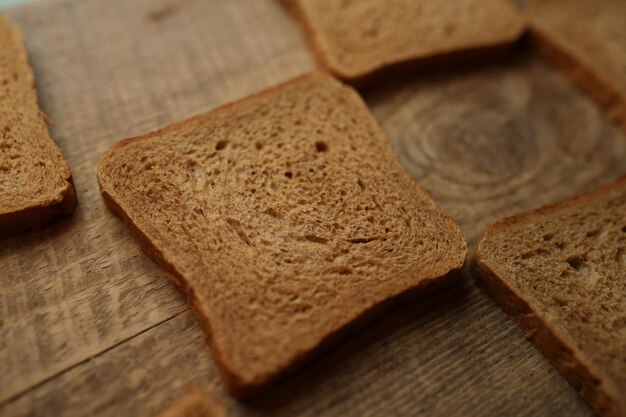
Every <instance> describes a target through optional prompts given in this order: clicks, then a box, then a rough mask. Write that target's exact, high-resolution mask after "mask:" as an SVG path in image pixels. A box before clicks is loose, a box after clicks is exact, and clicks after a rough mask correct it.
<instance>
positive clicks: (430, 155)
mask: <svg viewBox="0 0 626 417" xmlns="http://www.w3.org/2000/svg"><path fill="white" fill-rule="evenodd" d="M7 14H8V16H9V17H10V18H11V19H12V20H13V21H14V22H16V23H18V24H20V25H21V26H22V27H23V29H24V31H25V33H26V40H27V43H28V47H29V51H30V55H31V59H32V63H33V66H34V68H35V73H36V77H37V83H38V88H39V92H40V96H41V102H42V107H43V109H44V111H45V112H46V113H47V114H48V115H49V116H50V118H51V119H53V120H54V122H55V124H54V126H53V127H52V129H51V131H52V135H53V137H54V138H55V139H56V141H57V143H58V144H59V146H60V147H61V149H62V151H63V153H64V154H65V156H66V158H67V160H68V161H69V164H70V166H71V168H72V171H73V174H74V178H75V182H76V187H77V190H78V197H79V206H78V210H77V212H76V214H75V215H74V217H73V218H71V219H69V220H63V221H60V222H58V223H56V224H54V225H52V226H50V227H47V228H45V229H43V230H41V231H36V232H31V233H27V234H23V235H20V236H16V237H12V238H8V239H4V240H0V415H3V416H21V415H50V416H78V415H92V416H96V415H97V416H123V415H133V416H143V415H145V416H150V415H154V414H155V413H156V412H157V411H159V410H161V409H162V408H163V407H164V406H165V405H167V404H168V403H169V402H170V401H171V400H173V399H174V398H175V397H177V396H179V395H181V394H182V393H183V392H184V390H185V388H186V387H187V386H188V385H189V384H192V383H193V384H198V385H201V386H208V387H214V388H215V390H216V393H217V395H218V396H219V397H221V398H222V399H223V400H224V402H225V404H226V405H227V407H228V408H229V411H230V413H231V415H234V416H255V415H268V416H292V415H305V416H313V415H323V416H346V415H350V416H363V415H371V416H382V415H385V416H392V415H429V416H433V415H445V416H448V415H451V416H467V415H480V416H500V415H517V416H540V415H550V416H552V415H569V416H582V415H590V414H591V411H590V409H589V408H588V407H587V406H586V404H585V403H584V402H583V401H582V400H581V399H580V397H579V396H578V395H577V393H576V392H575V390H574V389H573V388H572V387H571V386H570V385H568V383H567V382H565V381H564V380H563V379H562V378H561V377H560V376H559V374H558V372H557V371H556V370H555V369H554V368H553V367H552V366H551V365H550V363H549V362H548V361H547V360H545V359H544V357H543V356H542V355H541V354H540V353H539V352H538V351H537V350H536V349H535V348H534V346H533V345H532V344H530V343H529V342H528V341H527V340H526V339H525V338H524V336H523V334H522V332H521V331H520V330H519V329H518V327H517V326H516V325H515V324H514V323H513V322H512V321H511V319H510V318H509V317H508V316H507V315H505V314H504V313H503V312H502V311H501V310H500V309H499V308H497V307H496V305H495V304H494V303H493V301H492V300H491V299H489V298H488V297H486V296H485V295H483V294H482V293H481V292H480V291H478V290H477V289H476V288H475V287H474V285H473V284H472V282H471V279H470V278H469V276H466V277H465V280H464V282H463V283H462V284H461V285H459V286H458V287H457V288H454V289H452V290H450V291H447V292H444V293H440V294H435V295H432V296H429V297H425V298H421V299H418V300H416V301H414V302H412V303H409V304H405V305H403V306H402V307H400V308H397V309H396V310H394V311H393V312H392V313H391V314H388V315H387V316H385V317H383V318H381V319H379V320H378V321H376V322H374V323H372V324H371V325H370V326H368V327H367V328H365V329H364V330H362V331H360V332H358V333H357V334H354V335H353V336H351V337H349V338H348V339H346V340H344V341H343V342H342V343H340V344H339V345H337V346H336V347H334V348H333V349H331V350H330V351H328V352H327V353H325V354H323V355H322V356H321V357H319V358H318V359H317V360H315V361H313V362H312V363H309V364H308V366H306V367H305V368H304V369H302V371H300V372H298V373H297V374H296V375H293V376H291V377H290V378H288V379H287V380H286V381H285V382H284V383H282V384H280V385H278V386H276V387H274V388H272V389H271V390H269V391H268V392H266V393H265V394H263V395H260V396H258V397H257V398H255V399H253V400H250V401H248V402H246V403H240V402H236V401H235V400H233V399H232V398H230V397H228V395H227V394H225V392H224V391H223V390H222V388H221V386H220V383H219V380H218V377H217V374H216V370H215V366H214V364H213V362H212V359H211V355H210V353H209V350H208V348H207V346H206V345H205V343H204V341H203V339H202V335H201V331H200V329H199V328H198V326H197V325H196V323H195V321H194V319H193V318H192V316H191V314H190V312H189V310H188V308H187V305H186V303H185V300H184V299H183V297H182V296H181V295H180V294H179V293H178V292H177V290H176V289H175V288H174V287H173V286H172V285H171V284H169V283H168V281H166V280H165V279H164V277H163V275H162V273H161V272H160V270H159V269H158V268H157V267H156V266H155V264H154V263H153V262H152V261H150V260H149V259H148V257H147V256H146V255H144V254H142V252H141V251H140V250H139V248H138V246H137V245H136V244H135V242H134V240H133V239H132V238H131V237H130V235H129V233H128V232H127V230H126V229H125V228H124V227H123V226H122V224H121V222H120V221H119V220H118V219H117V218H115V217H113V216H112V215H111V214H110V213H109V212H108V211H107V210H106V209H105V207H104V205H103V203H102V200H101V199H100V196H99V192H98V188H97V184H96V178H95V176H94V167H95V166H96V163H97V162H98V160H99V158H100V156H101V155H102V154H103V153H104V152H105V150H106V149H107V148H108V147H109V146H111V145H112V144H113V143H115V142H116V141H117V140H119V139H122V138H125V137H129V136H133V135H137V134H140V133H143V132H146V131H148V130H153V129H155V128H157V127H160V126H163V125H165V124H168V123H170V122H173V121H176V120H179V119H183V118H186V117H188V116H190V115H193V114H195V113H198V112H202V111H205V110H208V109H210V108H212V107H215V106H216V105H219V104H222V103H226V102H229V101H231V100H234V99H237V98H240V97H243V96H245V95H247V94H249V93H252V92H255V91H258V90H261V89H263V88H265V87H268V86H271V85H274V84H277V83H279V82H281V81H284V80H287V79H289V78H291V77H293V76H296V75H298V74H301V73H303V72H306V71H309V70H311V69H313V68H314V67H315V64H314V61H313V59H312V57H311V55H310V52H309V50H308V48H307V46H306V44H305V43H304V42H303V40H302V36H301V34H300V32H299V30H298V28H297V27H296V25H295V24H294V23H293V22H292V20H291V19H290V17H289V16H288V15H287V13H286V12H285V11H284V10H283V9H281V7H280V6H279V4H278V2H275V1H273V0H221V1H219V0H179V1H175V0H133V1H124V0H90V1H84V0H53V1H49V2H41V3H35V4H29V5H25V6H21V7H19V8H15V9H11V10H9V11H8V12H7ZM507 61H508V62H506V63H500V64H490V65H485V66H482V67H476V68H458V69H455V70H451V71H450V72H448V73H438V74H433V73H414V74H411V76H407V77H405V78H403V79H397V78H396V79H394V80H393V81H388V82H383V83H380V84H378V85H376V86H374V87H372V88H369V89H368V90H367V91H364V96H365V98H366V100H367V102H368V104H369V105H370V106H371V108H372V111H373V112H374V114H375V116H376V118H377V119H378V120H379V121H380V123H381V125H382V126H383V128H384V129H385V130H386V132H387V133H388V134H389V136H390V138H391V140H392V142H393V144H394V147H395V149H396V150H397V152H398V154H399V157H400V159H401V161H402V162H403V164H404V165H405V166H406V168H407V169H408V170H409V171H410V172H411V174H412V175H413V176H414V177H415V179H416V180H418V181H419V182H420V184H422V185H423V186H424V187H425V188H426V189H427V190H428V191H429V192H430V193H431V195H432V196H433V197H434V198H435V200H437V202H438V203H439V204H440V205H441V206H442V207H443V208H444V209H445V210H446V211H447V212H448V213H450V214H451V215H452V216H453V217H454V218H455V219H456V220H457V221H458V222H459V223H460V224H461V226H462V228H463V231H464V233H465V234H466V236H467V239H468V240H469V241H470V243H471V244H472V245H473V244H474V243H475V242H476V240H477V238H478V237H479V236H480V233H481V231H482V230H483V229H484V227H485V226H486V225H487V224H489V223H490V222H492V221H494V220H496V219H498V218H500V217H502V216H505V215H509V214H513V213H517V212H522V211H526V210H529V209H531V208H534V207H537V206H540V205H543V204H545V203H548V202H551V201H555V200H558V199H562V198H564V197H567V196H571V195H575V194H578V193H580V192H583V191H588V190H592V189H594V188H596V187H598V186H599V185H601V184H603V183H605V182H607V181H609V180H611V179H614V178H615V177H617V176H619V175H623V174H624V173H626V164H625V163H624V161H625V158H626V140H625V138H624V137H623V135H622V134H621V133H620V132H619V130H618V129H617V128H615V127H614V126H613V125H612V124H611V123H610V122H608V121H607V120H606V119H605V117H604V116H603V114H602V112H601V111H600V110H599V108H598V107H597V106H596V105H595V104H593V103H592V102H591V101H589V100H588V99H587V98H586V97H585V96H584V95H582V94H581V93H579V92H577V91H576V90H574V89H572V88H571V87H570V86H569V85H568V84H567V83H566V82H565V81H564V80H563V79H562V78H561V77H560V76H559V75H558V74H556V73H555V72H554V71H553V70H552V69H550V68H549V67H547V66H546V65H544V64H543V63H541V62H539V61H538V60H537V59H536V58H534V57H533V56H531V55H530V54H529V53H528V52H525V51H524V50H523V48H521V49H520V51H518V53H517V54H516V57H514V58H511V59H509V60H507Z"/></svg>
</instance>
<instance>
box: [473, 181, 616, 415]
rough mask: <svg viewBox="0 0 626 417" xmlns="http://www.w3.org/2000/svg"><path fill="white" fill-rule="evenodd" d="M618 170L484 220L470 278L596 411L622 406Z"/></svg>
mask: <svg viewBox="0 0 626 417" xmlns="http://www.w3.org/2000/svg"><path fill="white" fill-rule="evenodd" d="M624 271H626V177H623V178H621V179H618V180H616V181H615V182H613V183H611V184H608V185H606V186H604V187H602V188H600V189H599V190H597V191H595V192H592V193H588V194H584V195H581V196H578V197H574V198H571V199H568V200H565V201H562V202H558V203H555V204H552V205H549V206H546V207H543V208H540V209H538V210H535V211H533V212H530V213H526V214H522V215H518V216H513V217H509V218H506V219H503V220H501V221H498V222H496V223H495V224H493V225H492V226H490V227H489V228H488V229H487V230H486V231H485V234H484V236H483V237H482V239H481V240H480V242H479V244H478V246H477V248H476V251H475V254H474V256H473V259H472V275H473V277H474V279H475V282H476V284H477V285H478V286H479V287H480V288H481V289H482V290H483V291H484V292H485V293H487V294H488V295H490V296H491V297H492V298H494V299H495V301H496V302H497V303H498V304H499V305H500V306H501V307H502V308H503V310H504V311H505V312H507V313H508V314H510V315H511V316H512V317H513V318H514V320H515V321H516V322H517V323H518V324H519V325H520V327H521V328H522V329H523V330H524V332H525V334H526V337H527V338H529V339H530V340H531V341H532V342H534V343H535V344H536V345H537V347H538V348H539V349H540V350H541V351H542V353H543V354H544V355H545V356H546V357H547V358H548V359H550V361H551V362H552V363H553V364H554V365H555V366H556V368H557V369H559V371H560V372H561V374H562V375H563V376H564V377H565V378H566V379H567V380H568V381H569V382H570V383H571V384H572V385H573V386H574V387H575V388H576V389H578V390H579V392H580V394H581V395H582V397H583V398H584V399H585V400H587V402H588V403H589V404H590V405H591V406H592V407H593V408H594V409H595V410H596V412H598V414H600V415H602V416H623V415H626V398H625V397H624V395H623V394H624V392H626V349H625V347H626V337H625V335H626V302H625V300H626V285H625V284H626V275H625V272H624Z"/></svg>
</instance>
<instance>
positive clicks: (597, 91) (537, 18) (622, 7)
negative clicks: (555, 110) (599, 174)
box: [527, 0, 626, 132]
mask: <svg viewBox="0 0 626 417" xmlns="http://www.w3.org/2000/svg"><path fill="white" fill-rule="evenodd" d="M527 14H528V16H529V18H528V21H529V27H530V33H531V38H532V40H533V43H534V45H535V46H536V47H537V50H538V52H539V53H540V55H541V56H543V57H544V58H545V59H546V60H547V61H548V62H550V63H551V64H553V65H554V66H555V67H556V68H557V69H558V70H559V71H561V72H562V73H563V74H564V76H565V77H566V78H568V79H569V81H570V82H572V83H573V84H574V85H576V86H578V87H579V88H581V90H583V91H584V92H585V93H587V94H588V95H589V96H591V97H592V98H593V99H594V100H596V102H598V104H600V105H601V106H602V107H603V108H604V109H606V111H607V115H608V116H609V118H611V119H613V120H615V121H616V122H617V123H618V124H619V125H620V126H621V128H622V130H623V131H624V132H626V70H625V68H626V54H625V53H624V51H626V27H625V26H624V24H623V22H624V18H625V17H626V2H624V1H622V0H576V1H571V0H536V1H533V2H532V3H531V6H530V7H529V10H528V13H527Z"/></svg>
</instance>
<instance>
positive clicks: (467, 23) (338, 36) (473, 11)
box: [292, 0, 525, 79]
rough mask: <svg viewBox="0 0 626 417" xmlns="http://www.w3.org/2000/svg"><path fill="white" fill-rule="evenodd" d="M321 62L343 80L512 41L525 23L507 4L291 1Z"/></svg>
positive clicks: (502, 0)
mask: <svg viewBox="0 0 626 417" xmlns="http://www.w3.org/2000/svg"><path fill="white" fill-rule="evenodd" d="M294 3H295V4H293V5H292V8H293V6H295V8H296V13H297V15H298V16H299V17H300V19H301V20H302V23H303V24H304V25H305V28H306V30H307V33H308V35H309V37H310V40H311V41H312V42H313V46H314V47H315V49H316V51H317V52H318V54H319V57H320V59H321V60H322V61H323V62H324V63H325V64H326V66H327V67H328V68H329V69H330V70H331V71H333V72H334V73H335V74H337V75H338V76H340V77H342V78H346V79H357V78H360V77H364V76H366V75H368V74H370V73H372V72H374V71H376V70H378V69H381V68H383V67H386V66H389V65H392V64H395V63H398V62H405V61H413V60H419V59H422V58H430V57H434V56H438V55H445V54H449V53H451V52H455V51H467V50H473V49H482V48H486V47H492V46H496V45H501V44H507V43H511V42H513V41H514V40H516V39H517V38H518V37H519V36H520V35H521V34H522V32H523V30H524V28H525V23H524V19H523V17H522V15H521V13H520V11H519V10H518V8H517V6H516V5H515V4H514V3H513V2H512V1H510V0H454V1H433V0H387V1H380V0H294Z"/></svg>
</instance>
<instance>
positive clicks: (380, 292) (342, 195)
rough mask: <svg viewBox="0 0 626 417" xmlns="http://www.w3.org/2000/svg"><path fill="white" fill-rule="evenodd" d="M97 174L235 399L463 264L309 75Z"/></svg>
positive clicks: (126, 154)
mask: <svg viewBox="0 0 626 417" xmlns="http://www.w3.org/2000/svg"><path fill="white" fill-rule="evenodd" d="M97 175H98V180H99V183H100V188H101V191H102V194H103V196H104V199H105V201H106V202H107V204H108V205H109V207H110V208H111V209H112V210H113V211H114V212H115V213H117V214H118V215H119V216H121V217H122V218H123V219H124V220H125V221H126V223H127V224H128V225H129V226H130V228H131V230H133V232H134V234H135V235H136V237H137V238H138V239H139V241H140V242H141V244H142V245H143V248H144V250H145V251H146V252H147V253H148V254H149V255H150V256H151V257H152V258H153V259H154V260H155V261H156V262H157V263H159V264H160V265H161V266H162V267H163V268H164V269H165V270H166V271H167V272H168V274H169V275H170V276H171V278H172V279H173V280H174V281H175V282H176V283H177V284H178V285H179V286H180V287H181V288H182V289H183V290H184V291H185V292H186V293H187V294H188V296H189V298H190V301H191V304H192V305H193V307H194V309H195V311H196V313H197V317H198V319H199V321H200V323H201V325H202V327H203V328H204V330H205V332H206V334H207V336H208V341H209V343H210V345H211V346H212V348H213V353H214V357H215V359H216V361H217V363H218V365H219V369H220V371H221V374H222V378H223V380H224V382H225V384H226V386H227V388H228V389H229V390H230V391H231V392H232V393H234V394H235V395H239V396H243V395H247V394H251V393H253V392H255V391H256V390H257V389H259V388H261V387H264V386H266V385H267V384H268V383H269V382H270V381H272V380H274V379H275V378H276V377H277V376H278V375H280V374H282V373H284V372H285V371H286V370H287V369H289V368H292V367H293V366H294V365H296V364H298V363H300V362H302V361H303V360H304V359H306V358H308V357H309V356H310V355H311V353H312V352H314V351H315V350H317V349H318V348H320V347H321V346H323V345H326V344H327V343H328V342H329V341H331V340H334V339H336V337H337V336H338V335H339V334H340V333H343V331H344V330H345V329H346V328H347V327H348V326H349V325H350V324H354V323H355V322H357V319H363V318H366V317H371V316H372V315H373V314H374V313H376V312H379V311H380V310H381V309H382V307H383V306H387V305H389V303H390V301H391V300H393V299H395V298H396V297H397V296H399V295H400V294H404V293H407V292H408V291H410V290H417V289H424V288H426V287H429V286H431V285H435V284H441V283H443V282H445V281H446V280H445V278H446V277H449V276H450V274H452V273H453V272H454V271H456V270H459V269H460V268H461V266H462V265H463V263H464V259H465V255H466V243H465V240H464V238H463V236H462V235H461V232H460V231H459V228H458V227H457V226H456V224H455V223H454V222H453V221H452V220H451V219H450V218H449V217H448V216H446V215H445V214H444V213H443V212H442V211H441V210H440V209H439V207H437V206H436V205H435V203H434V202H433V201H432V200H431V199H430V198H429V197H428V195H426V193H425V192H424V191H422V189H420V188H419V186H418V185H417V184H415V182H414V181H413V180H412V179H411V177H410V176H409V175H408V174H407V173H406V172H405V171H404V170H403V169H402V167H401V166H400V164H399V162H398V161H397V159H396V157H395V155H394V153H393V151H392V149H391V146H390V144H389V142H388V139H387V138H386V137H385V136H384V134H383V133H382V131H381V129H380V128H379V126H378V125H377V124H376V122H375V120H374V119H373V117H372V116H371V115H370V113H369V111H368V109H367V107H366V106H365V104H364V103H363V101H362V100H361V98H360V97H359V95H358V94H357V93H356V92H355V91H354V90H352V89H351V88H349V87H346V86H344V85H342V84H341V83H339V82H338V81H336V80H335V79H333V78H332V77H330V76H327V75H323V74H311V75H307V76H304V77H301V78H299V79H296V80H294V81H291V82H289V83H287V84H284V85H281V86H279V87H275V88H273V89H270V90H267V91H265V92H263V93H261V94H258V95H255V96H252V97H249V98H247V99H244V100H242V101H239V102H236V103H234V104H230V105H227V106H225V107H222V108H219V109H217V110H214V111H212V112H209V113H207V114H204V115H200V116H197V117H195V118H192V119H190V120H187V121H184V122H182V123H178V124H175V125H172V126H169V127H166V128H165V129H162V130H159V131H157V132H154V133H151V134H148V135H146V136H143V137H139V138H135V139H130V140H124V141H122V142H119V143H118V144H116V145H115V146H113V147H112V148H111V149H110V150H109V151H108V152H107V153H106V155H105V156H104V157H103V158H102V160H101V162H100V164H99V167H98V170H97Z"/></svg>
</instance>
